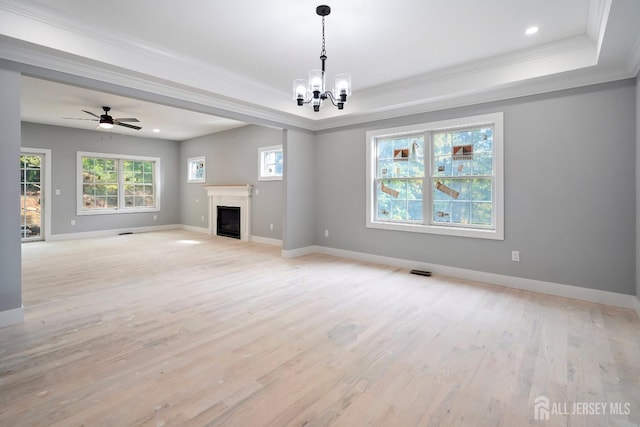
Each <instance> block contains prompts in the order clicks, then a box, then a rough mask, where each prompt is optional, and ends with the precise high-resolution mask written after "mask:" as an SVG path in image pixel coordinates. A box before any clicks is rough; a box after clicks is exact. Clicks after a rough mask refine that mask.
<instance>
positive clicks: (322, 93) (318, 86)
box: [293, 5, 351, 112]
mask: <svg viewBox="0 0 640 427" xmlns="http://www.w3.org/2000/svg"><path fill="white" fill-rule="evenodd" d="M316 13H317V14H318V15H319V16H322V51H321V52H320V62H321V63H322V69H320V70H311V71H310V72H309V80H305V79H296V80H294V81H293V99H294V100H295V101H296V102H297V103H298V105H299V106H302V105H304V104H311V105H312V106H313V111H316V112H318V111H320V106H321V105H322V104H323V103H324V101H325V100H326V99H329V100H331V103H333V105H335V106H336V107H338V109H339V110H342V109H343V108H344V104H346V102H347V97H349V96H351V75H349V74H346V73H342V74H337V75H336V77H335V84H334V87H333V91H330V90H326V85H325V84H326V81H325V80H326V79H325V78H326V75H325V62H326V60H327V51H326V49H325V37H324V18H325V16H328V15H329V14H330V13H331V8H330V7H329V6H327V5H321V6H318V7H317V8H316Z"/></svg>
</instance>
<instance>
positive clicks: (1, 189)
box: [0, 69, 22, 312]
mask: <svg viewBox="0 0 640 427" xmlns="http://www.w3.org/2000/svg"><path fill="white" fill-rule="evenodd" d="M0 93H1V94H2V96H0V129H1V131H0V182H1V183H2V185H0V200H1V201H2V202H1V203H0V312H1V311H5V310H13V309H16V308H20V307H21V306H22V258H21V256H20V254H21V251H20V186H19V183H20V178H19V177H20V164H19V162H18V159H19V158H20V74H19V73H15V72H12V71H6V70H3V69H0Z"/></svg>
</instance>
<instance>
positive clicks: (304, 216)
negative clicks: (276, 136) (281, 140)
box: [282, 130, 317, 250]
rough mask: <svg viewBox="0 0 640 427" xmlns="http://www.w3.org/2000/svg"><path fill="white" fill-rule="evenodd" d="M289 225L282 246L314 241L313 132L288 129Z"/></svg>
mask: <svg viewBox="0 0 640 427" xmlns="http://www.w3.org/2000/svg"><path fill="white" fill-rule="evenodd" d="M284 149H285V164H284V167H285V188H286V190H285V216H284V217H285V222H284V223H285V228H284V234H283V243H282V248H283V249H284V250H292V249H298V248H304V247H307V246H312V245H314V244H315V243H314V237H315V234H314V232H315V230H316V228H317V224H316V214H315V213H316V203H315V198H316V193H315V186H316V183H315V180H314V177H315V175H316V174H315V160H314V157H315V138H314V136H313V135H312V134H310V133H303V132H299V131H294V130H286V131H285V144H284Z"/></svg>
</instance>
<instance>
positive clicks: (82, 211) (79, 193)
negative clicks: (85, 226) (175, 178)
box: [76, 151, 161, 215]
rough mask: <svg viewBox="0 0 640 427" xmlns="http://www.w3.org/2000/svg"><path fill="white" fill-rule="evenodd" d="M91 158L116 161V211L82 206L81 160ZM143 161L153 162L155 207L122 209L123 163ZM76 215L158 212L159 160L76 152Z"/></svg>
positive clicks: (125, 155) (124, 155)
mask: <svg viewBox="0 0 640 427" xmlns="http://www.w3.org/2000/svg"><path fill="white" fill-rule="evenodd" d="M83 157H92V158H101V159H114V160H117V161H118V206H120V207H119V208H116V209H87V208H85V207H84V204H83V197H82V196H83V188H82V186H83V182H82V158H83ZM126 160H132V161H143V162H153V163H154V167H153V190H154V195H153V196H154V201H155V206H153V207H148V208H145V207H133V208H127V207H124V205H125V203H124V185H125V183H124V173H123V161H126ZM76 176H77V187H76V203H77V205H76V214H77V215H110V214H126V213H140V212H159V211H160V194H161V191H160V158H159V157H148V156H132V155H128V154H109V153H90V152H86V151H78V152H77V163H76Z"/></svg>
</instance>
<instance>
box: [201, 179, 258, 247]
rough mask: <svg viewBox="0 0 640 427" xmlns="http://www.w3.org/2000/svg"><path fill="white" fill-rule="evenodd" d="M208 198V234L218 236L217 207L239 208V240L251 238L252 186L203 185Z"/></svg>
mask: <svg viewBox="0 0 640 427" xmlns="http://www.w3.org/2000/svg"><path fill="white" fill-rule="evenodd" d="M204 188H205V189H206V190H207V196H209V234H212V235H214V236H215V235H217V234H218V230H217V227H218V206H230V207H239V208H240V240H246V241H248V240H249V239H250V238H251V194H252V193H253V185H248V184H247V185H205V186H204Z"/></svg>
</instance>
